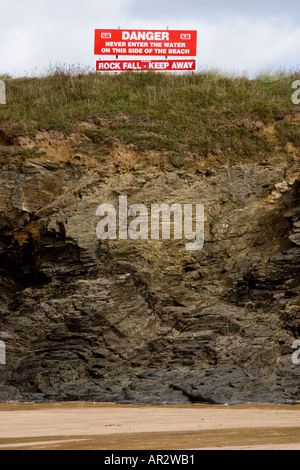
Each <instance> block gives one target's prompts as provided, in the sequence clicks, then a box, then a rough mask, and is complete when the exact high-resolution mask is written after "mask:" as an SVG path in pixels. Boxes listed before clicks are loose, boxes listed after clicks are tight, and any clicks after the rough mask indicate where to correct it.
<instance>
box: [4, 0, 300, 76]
mask: <svg viewBox="0 0 300 470" xmlns="http://www.w3.org/2000/svg"><path fill="white" fill-rule="evenodd" d="M298 10H299V8H296V2H295V1H294V0H286V1H281V0H274V1H272V2H271V0H265V2H263V0H261V1H260V2H259V1H258V0H253V1H252V2H240V1H239V2H238V1H237V0H227V1H225V0H223V1H221V0H212V1H211V2H207V1H205V2H204V1H203V0H186V1H185V2H184V4H183V2H182V1H181V0H180V1H179V0H172V1H171V0H165V1H163V0H152V2H143V1H142V0H139V1H138V0H111V1H110V2H108V1H107V0H85V1H84V2H82V1H81V0H72V1H71V0H65V1H64V2H61V1H60V0H14V1H13V2H12V1H11V0H1V11H0V13H1V29H0V73H1V72H8V73H11V74H24V73H25V72H27V73H30V72H31V71H32V70H33V69H35V68H37V70H38V71H42V69H43V68H46V67H48V66H49V64H50V63H52V64H55V63H58V62H60V63H67V64H73V63H81V64H82V65H84V66H91V67H94V65H95V57H94V55H93V35H94V29H95V28H116V27H118V26H121V27H124V28H151V29H152V28H159V29H160V28H164V27H165V26H167V23H168V25H169V27H170V28H171V29H189V28H191V29H197V30H198V34H199V47H198V51H199V53H198V61H199V65H200V66H212V67H219V68H222V69H226V70H231V71H233V70H235V71H244V70H246V71H248V73H253V72H257V71H259V70H261V69H267V68H270V67H274V68H278V67H280V66H284V67H287V68H289V67H292V66H294V67H295V66H297V65H298V66H299V62H300V60H299V54H298V50H297V49H298V48H299V44H300V23H299V20H298V19H299V13H297V12H298Z"/></svg>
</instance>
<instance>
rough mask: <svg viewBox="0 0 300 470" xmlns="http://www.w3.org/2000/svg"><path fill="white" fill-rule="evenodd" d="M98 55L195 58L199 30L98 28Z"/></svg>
mask: <svg viewBox="0 0 300 470" xmlns="http://www.w3.org/2000/svg"><path fill="white" fill-rule="evenodd" d="M95 54H96V55H115V56H118V55H127V56H130V55H136V56H176V57H196V55H197V31H163V30H160V31H158V30H132V29H131V30H122V29H96V30H95Z"/></svg>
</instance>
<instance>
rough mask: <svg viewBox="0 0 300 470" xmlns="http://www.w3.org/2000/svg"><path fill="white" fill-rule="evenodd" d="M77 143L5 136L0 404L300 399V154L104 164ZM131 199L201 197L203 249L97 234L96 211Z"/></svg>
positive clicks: (127, 155)
mask: <svg viewBox="0 0 300 470" xmlns="http://www.w3.org/2000/svg"><path fill="white" fill-rule="evenodd" d="M84 125H85V126H86V127H87V128H88V126H89V123H86V124H84ZM262 131H263V130H261V129H260V130H259V132H262ZM79 141H80V142H79ZM74 142H76V144H78V143H79V144H80V145H81V147H82V146H83V147H84V145H86V146H87V147H88V146H89V145H90V144H91V142H90V141H89V138H88V137H82V135H81V136H80V135H75V134H74V135H71V136H69V137H68V138H66V137H64V136H63V135H61V134H57V133H54V132H53V133H38V134H36V135H35V136H34V137H31V138H19V139H16V140H15V141H13V142H12V141H9V140H8V139H7V138H6V136H5V134H4V133H3V135H2V137H1V142H0V144H1V149H2V151H1V170H0V171H1V176H0V178H1V179H0V181H1V183H0V184H1V192H0V211H1V212H0V233H1V241H0V274H1V277H0V340H2V341H4V342H5V344H6V348H7V350H6V353H7V364H6V365H0V374H1V375H0V399H1V400H99V401H110V402H112V401H116V402H122V403H143V404H149V403H151V404H156V403H190V402H211V403H236V402H282V401H287V400H297V399H299V396H300V390H299V379H300V366H297V365H293V364H292V360H291V357H292V353H293V350H292V344H293V341H294V340H295V339H297V338H299V335H300V302H299V298H300V290H299V289H300V271H299V265H300V221H299V216H300V193H299V189H300V180H299V159H300V153H299V149H297V148H295V147H294V146H292V145H291V146H290V147H289V148H288V149H287V153H286V154H285V155H282V154H280V153H279V154H276V155H270V157H269V159H268V160H265V158H261V157H260V155H256V156H254V157H252V158H249V157H246V156H245V157H244V156H243V155H241V157H240V159H239V161H237V160H236V159H235V160H234V159H230V157H229V156H226V155H224V154H221V155H206V156H205V157H203V156H201V155H195V154H193V155H185V156H184V155H183V156H172V157H169V156H168V155H167V154H159V153H155V152H148V153H146V154H143V155H141V154H139V153H138V152H136V151H135V150H134V149H133V148H131V147H120V146H118V145H117V144H116V145H115V147H114V149H113V150H112V151H111V154H110V155H109V157H106V159H104V158H102V157H101V155H100V156H99V155H97V154H96V153H95V154H94V155H93V154H92V152H90V154H89V155H84V154H77V153H76V152H74V151H73V149H74V145H73V144H74ZM36 146H38V148H39V149H40V150H39V151H37V150H36V149H35V148H36ZM77 146H78V145H77ZM32 149H35V150H32ZM41 150H43V152H42V151H41ZM120 195H127V196H128V203H129V205H131V204H134V203H143V204H145V205H146V206H150V204H152V203H163V202H166V203H169V204H173V203H175V202H177V203H181V204H183V203H193V204H195V203H202V204H204V205H205V220H206V223H205V244H204V248H203V250H202V251H194V252H193V251H192V252H190V251H187V250H186V249H185V243H184V241H178V240H175V241H174V240H170V241H153V240H149V241H143V240H138V241H132V240H131V241H127V240H126V241H124V240H123V241H119V240H115V241H105V242H103V241H100V240H98V239H97V237H96V225H97V222H98V221H99V219H97V217H96V209H97V207H98V205H99V204H101V203H112V204H114V205H115V206H116V207H118V198H119V196H120Z"/></svg>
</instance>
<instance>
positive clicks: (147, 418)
mask: <svg viewBox="0 0 300 470" xmlns="http://www.w3.org/2000/svg"><path fill="white" fill-rule="evenodd" d="M0 420H1V429H0V450H21V449H24V450H26V449H27V450H34V449H36V450H43V449H47V450H51V449H52V450H198V449H236V450H240V449H241V450H243V449H245V450H248V449H253V450H254V449H257V450H264V449H266V450H282V449H284V450H300V405H281V406H279V405H257V406H230V407H226V406H204V405H194V406H163V407H134V406H118V405H113V404H98V403H97V404H87V403H67V404H66V403H63V404H0Z"/></svg>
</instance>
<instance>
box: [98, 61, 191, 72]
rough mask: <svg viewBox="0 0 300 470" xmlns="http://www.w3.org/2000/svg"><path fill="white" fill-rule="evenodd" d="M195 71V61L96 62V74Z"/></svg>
mask: <svg viewBox="0 0 300 470" xmlns="http://www.w3.org/2000/svg"><path fill="white" fill-rule="evenodd" d="M196 69H197V64H196V60H195V59H190V60H153V61H149V60H148V61H145V60H128V61H125V60H98V61H97V62H96V70H97V72H125V71H141V72H142V71H145V70H146V71H147V70H156V71H160V72H163V71H170V70H185V71H188V70H191V71H194V70H196Z"/></svg>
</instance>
